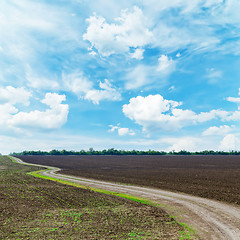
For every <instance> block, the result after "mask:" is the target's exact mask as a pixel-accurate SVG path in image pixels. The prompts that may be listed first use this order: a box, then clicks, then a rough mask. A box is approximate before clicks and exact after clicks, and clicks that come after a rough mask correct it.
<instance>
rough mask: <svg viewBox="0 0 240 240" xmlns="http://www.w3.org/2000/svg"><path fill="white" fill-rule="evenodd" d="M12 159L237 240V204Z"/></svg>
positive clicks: (205, 235)
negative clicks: (147, 202)
mask: <svg viewBox="0 0 240 240" xmlns="http://www.w3.org/2000/svg"><path fill="white" fill-rule="evenodd" d="M14 159H15V160H16V161H17V162H18V163H22V164H26V165H33V166H40V167H47V168H48V170H46V171H44V172H42V174H43V175H45V176H50V177H54V178H56V179H62V180H68V181H71V182H75V183H78V184H80V185H84V186H89V187H92V188H97V189H103V190H108V191H112V192H118V193H124V194H129V195H133V196H138V197H142V198H145V199H148V200H151V201H153V202H156V203H159V204H161V205H162V206H163V207H162V208H163V209H165V210H166V211H167V212H169V213H170V214H171V215H173V216H176V220H177V221H180V222H184V223H186V224H187V225H188V226H191V227H192V228H193V229H195V230H196V232H197V233H198V234H199V235H200V236H201V238H202V239H207V240H211V239H214V240H215V239H216V240H220V239H223V240H230V239H234V240H240V207H237V206H233V205H230V204H225V203H222V202H218V201H214V200H209V199H205V198H200V197H195V196H191V195H187V194H182V193H174V192H169V191H163V190H160V189H153V188H147V187H138V186H132V185H124V184H119V183H118V184H117V183H110V182H104V181H98V180H93V179H86V178H80V177H75V176H67V175H62V174H57V173H56V172H57V171H59V170H60V169H59V168H55V167H48V166H42V165H35V164H28V163H24V162H22V160H20V159H18V158H14Z"/></svg>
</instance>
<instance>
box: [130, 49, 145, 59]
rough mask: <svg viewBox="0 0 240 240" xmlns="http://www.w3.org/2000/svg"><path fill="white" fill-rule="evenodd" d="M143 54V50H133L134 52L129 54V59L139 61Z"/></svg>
mask: <svg viewBox="0 0 240 240" xmlns="http://www.w3.org/2000/svg"><path fill="white" fill-rule="evenodd" d="M143 53H144V49H141V48H137V49H136V50H135V52H133V53H132V54H131V58H135V59H137V60H141V59H143Z"/></svg>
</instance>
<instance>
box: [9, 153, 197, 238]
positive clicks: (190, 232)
mask: <svg viewBox="0 0 240 240" xmlns="http://www.w3.org/2000/svg"><path fill="white" fill-rule="evenodd" d="M8 157H9V158H10V159H11V161H13V162H14V163H18V164H20V163H19V162H17V161H16V160H15V159H14V158H12V157H11V156H8ZM23 164H25V163H24V162H23ZM26 165H27V164H26ZM31 165H37V164H31ZM38 166H39V165H38ZM42 167H43V166H42ZM44 168H45V169H42V170H37V171H32V172H28V173H27V174H29V175H31V176H33V177H37V178H42V179H46V180H51V181H55V182H59V183H61V184H66V185H70V186H74V187H78V188H82V189H88V190H91V191H94V192H99V193H103V194H108V195H113V196H117V197H121V198H125V199H129V200H132V201H135V202H139V203H142V204H146V205H151V206H155V207H159V208H161V207H163V205H161V204H157V203H154V202H152V201H150V200H148V199H145V198H140V197H136V196H133V195H128V194H122V193H118V192H113V191H108V190H103V189H98V188H93V187H89V186H84V185H80V184H77V183H74V182H71V181H68V180H62V179H57V178H53V177H49V176H45V175H43V174H42V172H45V171H47V170H51V169H50V168H47V167H46V166H45V167H44ZM66 176H67V175H66ZM76 179H77V178H76ZM164 207H167V206H166V205H164ZM169 217H171V218H173V219H174V221H176V217H175V216H172V215H170V214H169ZM176 222H177V223H178V224H180V225H181V226H182V227H184V229H185V231H180V234H181V236H180V238H179V239H180V240H185V239H194V236H196V235H197V233H196V231H195V230H194V229H193V228H191V227H190V226H188V225H187V224H185V223H182V222H179V221H176Z"/></svg>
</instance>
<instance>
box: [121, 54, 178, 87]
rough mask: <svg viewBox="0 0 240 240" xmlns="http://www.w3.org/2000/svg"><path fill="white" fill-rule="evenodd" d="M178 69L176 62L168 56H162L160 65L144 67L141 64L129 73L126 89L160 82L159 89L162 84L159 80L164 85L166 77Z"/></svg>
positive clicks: (159, 60) (159, 59) (159, 61)
mask: <svg viewBox="0 0 240 240" xmlns="http://www.w3.org/2000/svg"><path fill="white" fill-rule="evenodd" d="M175 69H176V61H174V60H172V59H171V58H169V57H168V56H166V55H162V56H161V57H160V58H158V63H157V64H156V65H151V66H149V65H144V64H139V65H137V66H135V67H134V68H132V69H130V70H129V71H128V74H127V76H126V80H127V81H126V84H125V88H126V89H127V90H130V89H137V88H140V87H143V86H149V85H151V84H152V86H151V87H152V88H153V86H154V82H156V81H157V82H158V87H159V84H160V81H159V78H160V79H161V82H162V84H164V80H165V79H166V77H167V76H168V75H169V74H171V73H172V72H173V71H175Z"/></svg>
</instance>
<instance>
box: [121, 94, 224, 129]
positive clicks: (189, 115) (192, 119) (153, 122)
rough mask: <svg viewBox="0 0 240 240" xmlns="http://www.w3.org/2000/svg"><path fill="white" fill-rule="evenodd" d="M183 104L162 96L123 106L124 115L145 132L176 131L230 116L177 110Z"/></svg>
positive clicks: (142, 99)
mask: <svg viewBox="0 0 240 240" xmlns="http://www.w3.org/2000/svg"><path fill="white" fill-rule="evenodd" d="M181 105H182V103H181V102H176V101H172V100H165V99H164V98H163V97H162V96H161V95H159V94H157V95H149V96H147V97H141V96H138V97H136V98H131V99H130V102H129V104H125V105H123V113H124V114H125V115H126V116H127V117H128V118H130V119H131V120H134V121H135V122H136V123H137V124H139V125H141V126H142V127H143V131H147V132H154V131H156V130H161V131H176V130H178V129H181V128H183V127H185V126H189V125H193V124H197V123H201V122H206V121H210V120H212V119H217V118H220V119H221V120H225V119H226V117H227V116H228V115H229V113H228V112H226V111H223V110H212V111H210V112H202V113H199V114H196V113H195V112H193V111H192V110H188V109H187V110H183V109H180V108H177V107H179V106H181Z"/></svg>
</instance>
